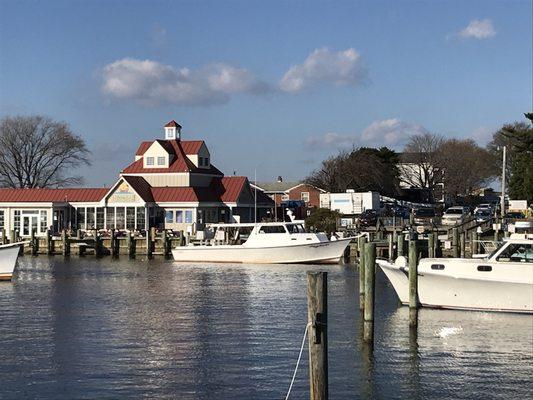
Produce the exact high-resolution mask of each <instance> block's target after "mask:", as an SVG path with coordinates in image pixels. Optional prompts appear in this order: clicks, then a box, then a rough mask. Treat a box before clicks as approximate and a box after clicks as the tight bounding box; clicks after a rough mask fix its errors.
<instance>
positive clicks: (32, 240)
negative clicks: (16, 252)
mask: <svg viewBox="0 0 533 400" xmlns="http://www.w3.org/2000/svg"><path fill="white" fill-rule="evenodd" d="M36 231H37V230H36V229H32V230H31V235H30V246H31V255H32V256H35V255H37V244H36V240H35V233H36Z"/></svg>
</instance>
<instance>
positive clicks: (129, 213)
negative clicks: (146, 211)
mask: <svg viewBox="0 0 533 400" xmlns="http://www.w3.org/2000/svg"><path fill="white" fill-rule="evenodd" d="M126 229H128V230H130V231H132V230H134V229H135V207H128V208H126Z"/></svg>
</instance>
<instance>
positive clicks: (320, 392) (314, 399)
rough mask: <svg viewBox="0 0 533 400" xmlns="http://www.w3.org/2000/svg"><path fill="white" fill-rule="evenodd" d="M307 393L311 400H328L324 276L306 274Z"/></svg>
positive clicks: (325, 283) (322, 273) (326, 317)
mask: <svg viewBox="0 0 533 400" xmlns="http://www.w3.org/2000/svg"><path fill="white" fill-rule="evenodd" d="M307 322H308V324H309V325H308V329H309V391H310V399H311V400H326V399H327V398H328V330H327V322H328V285H327V272H308V273H307Z"/></svg>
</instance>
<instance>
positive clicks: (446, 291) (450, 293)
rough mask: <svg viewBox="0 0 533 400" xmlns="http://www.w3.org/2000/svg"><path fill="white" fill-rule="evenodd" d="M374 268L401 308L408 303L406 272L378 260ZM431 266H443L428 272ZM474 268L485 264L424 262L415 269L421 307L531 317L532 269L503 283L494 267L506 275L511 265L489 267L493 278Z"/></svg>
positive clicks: (448, 261)
mask: <svg viewBox="0 0 533 400" xmlns="http://www.w3.org/2000/svg"><path fill="white" fill-rule="evenodd" d="M377 263H378V265H379V266H380V267H381V269H382V271H383V272H384V273H385V275H386V276H387V278H388V279H389V281H390V283H391V284H392V286H393V288H394V290H395V292H396V294H397V295H398V298H399V299H400V301H401V302H402V304H408V303H409V279H408V268H406V267H405V266H402V265H401V263H400V264H398V263H394V264H393V263H391V262H388V261H383V260H378V261H377ZM432 264H441V265H445V269H443V270H432V269H431V265H432ZM478 264H488V263H487V262H482V263H480V262H475V260H474V261H473V262H472V261H469V262H460V261H457V260H453V259H448V260H443V259H438V260H437V259H435V260H430V259H425V260H422V262H421V264H420V265H419V267H418V298H419V302H420V304H421V306H423V307H430V308H446V309H458V310H480V311H499V312H513V313H533V268H531V267H528V266H527V265H518V266H516V268H525V269H524V271H523V272H522V273H521V274H517V273H518V272H519V271H518V270H517V271H515V272H514V274H515V276H519V277H520V279H521V280H518V279H514V280H512V279H508V278H507V279H505V278H504V277H503V276H501V275H496V274H498V272H499V271H498V267H500V268H502V269H503V268H505V269H506V271H502V274H503V273H505V274H507V276H508V274H509V272H511V271H510V270H512V269H513V266H512V265H506V266H498V265H495V264H492V268H493V269H492V270H491V272H494V273H495V276H490V275H489V276H487V275H483V273H482V272H479V271H478V269H477V266H478Z"/></svg>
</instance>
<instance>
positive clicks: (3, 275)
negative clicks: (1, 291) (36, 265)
mask: <svg viewBox="0 0 533 400" xmlns="http://www.w3.org/2000/svg"><path fill="white" fill-rule="evenodd" d="M19 251H20V245H19V244H16V243H14V244H12V245H2V246H0V281H10V280H11V279H12V277H13V271H14V270H15V266H16V265H17V258H18V255H19Z"/></svg>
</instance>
